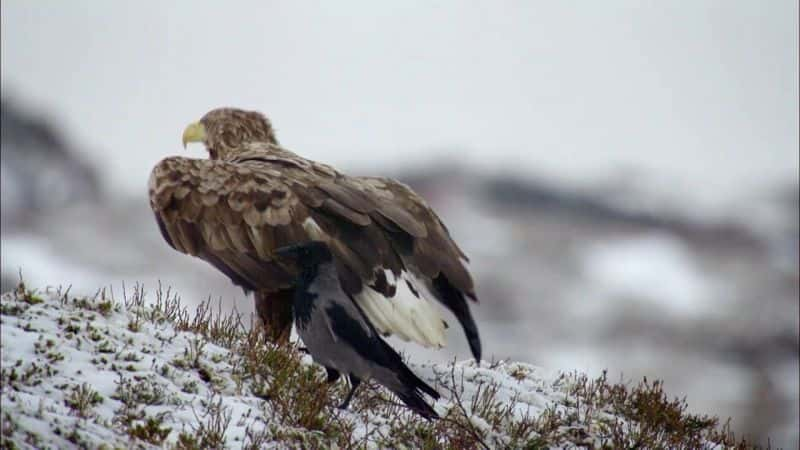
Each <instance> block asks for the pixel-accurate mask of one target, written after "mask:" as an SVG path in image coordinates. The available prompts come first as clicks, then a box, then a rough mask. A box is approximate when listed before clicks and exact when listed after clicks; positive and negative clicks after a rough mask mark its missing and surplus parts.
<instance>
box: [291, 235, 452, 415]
mask: <svg viewBox="0 0 800 450" xmlns="http://www.w3.org/2000/svg"><path fill="white" fill-rule="evenodd" d="M276 254H277V255H278V256H280V257H290V258H293V259H294V263H296V264H297V266H298V267H299V268H300V269H301V272H300V276H299V277H298V280H297V284H296V286H297V289H296V290H295V296H294V321H295V326H296V327H297V334H298V335H299V336H300V338H301V339H302V340H303V343H304V344H305V345H306V348H307V349H308V352H309V353H310V354H311V356H312V358H314V360H315V361H316V362H317V363H319V364H321V365H323V366H324V367H325V369H326V370H327V372H328V381H329V382H333V381H336V380H337V379H338V378H339V376H340V374H344V375H347V376H348V377H349V378H350V384H351V388H350V392H349V393H348V394H347V398H345V400H344V402H343V403H342V405H341V406H339V407H340V408H342V409H345V408H347V406H348V405H349V404H350V400H351V399H352V397H353V393H354V392H355V391H356V388H358V386H359V384H361V381H362V380H369V379H374V380H375V381H377V382H378V383H380V384H382V385H383V386H385V387H386V388H387V389H389V390H390V391H392V392H393V393H394V394H395V395H397V396H398V397H400V399H401V400H402V401H403V403H405V404H406V405H407V406H408V407H409V408H411V409H412V410H413V411H415V412H417V413H419V414H420V415H421V416H423V417H425V418H426V419H432V418H438V417H439V416H438V414H436V411H434V410H433V408H432V407H431V406H430V405H428V403H426V402H425V400H423V398H422V395H421V394H422V393H425V394H427V395H429V396H431V397H432V398H434V399H438V398H439V393H438V392H436V391H435V390H434V389H433V388H432V387H430V386H428V385H427V384H426V383H425V382H424V381H422V380H421V379H419V377H417V376H416V375H414V373H413V372H411V369H409V368H408V366H406V365H405V363H403V360H402V358H401V357H400V355H398V354H397V352H396V351H395V350H394V349H393V348H392V347H390V346H389V344H387V343H386V341H384V340H383V339H382V338H381V336H380V334H379V333H378V332H377V331H376V330H375V327H373V326H372V324H371V323H370V322H369V320H368V319H367V317H366V316H365V315H364V313H363V311H362V310H361V309H360V308H359V307H358V304H357V303H356V302H355V301H354V300H353V298H352V297H350V296H349V295H348V294H347V293H346V292H345V291H344V289H342V287H341V284H340V281H339V277H338V274H337V272H336V268H335V266H334V263H333V256H332V254H331V251H330V249H329V248H328V246H327V244H325V243H324V242H321V241H310V242H307V243H303V244H298V245H291V246H287V247H282V248H279V249H277V250H276Z"/></svg>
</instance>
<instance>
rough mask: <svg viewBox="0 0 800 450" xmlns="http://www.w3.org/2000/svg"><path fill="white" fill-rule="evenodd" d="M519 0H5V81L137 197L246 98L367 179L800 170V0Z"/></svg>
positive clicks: (714, 180) (715, 197) (672, 180)
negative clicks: (394, 171) (191, 127)
mask: <svg viewBox="0 0 800 450" xmlns="http://www.w3.org/2000/svg"><path fill="white" fill-rule="evenodd" d="M500 5H501V4H500V3H495V2H482V3H478V2H461V1H456V2H425V3H424V4H422V2H419V3H418V4H415V5H411V4H401V2H396V3H393V4H389V3H388V2H366V1H364V2H344V3H341V2H336V3H334V2H326V3H322V2H320V3H319V4H316V5H312V3H311V2H288V1H286V2H264V3H262V2H225V3H224V4H223V3H222V2H212V1H171V2H160V1H149V0H148V1H145V0H139V1H136V2H108V1H100V0H97V1H80V2H79V1H71V2H65V1H55V0H51V1H36V2H33V1H29V0H4V1H3V2H2V87H3V89H4V92H5V93H8V94H12V95H14V96H16V97H18V98H19V99H21V100H27V101H32V102H33V104H34V105H35V106H36V107H37V108H39V109H40V110H42V111H48V113H49V114H50V115H51V116H52V117H53V118H54V119H57V120H61V121H63V124H64V127H65V131H66V132H67V133H68V135H69V136H70V138H71V139H72V140H73V142H75V143H78V144H80V145H81V147H85V151H86V153H87V154H89V155H91V157H92V158H93V159H95V160H99V161H102V164H104V165H105V169H106V174H105V181H107V182H108V183H109V186H111V189H113V190H115V191H117V192H129V193H137V192H141V193H142V194H143V195H144V190H145V189H146V183H147V177H148V174H149V170H150V168H151V167H152V166H153V165H154V164H155V162H156V161H158V160H159V159H160V158H162V157H164V156H166V155H170V154H180V153H182V151H183V150H182V149H181V147H180V135H181V132H182V130H183V127H184V126H185V125H186V124H187V123H188V122H190V121H193V120H196V119H198V118H199V117H200V116H201V115H202V114H204V113H205V112H206V111H207V110H209V109H211V108H213V107H217V106H227V105H231V106H241V107H245V108H252V109H258V110H261V111H263V112H265V113H267V114H268V115H269V116H270V117H271V118H272V119H273V122H274V123H275V125H276V127H277V130H278V138H279V139H280V140H281V142H282V143H283V144H284V145H285V146H287V147H288V148H290V149H292V150H294V151H296V152H298V153H300V154H302V155H304V156H307V157H311V158H314V159H319V160H323V161H326V162H329V163H332V164H336V165H340V166H346V167H357V168H358V169H359V170H358V172H362V173H363V172H368V171H370V170H372V171H376V172H380V171H385V168H386V167H388V166H389V165H390V164H392V165H395V164H401V163H413V162H415V161H417V162H418V163H419V160H422V161H427V160H429V159H431V158H439V157H440V156H441V154H442V153H441V152H444V153H445V154H447V155H449V156H451V157H456V158H458V160H459V161H462V162H467V163H469V164H473V165H482V166H486V167H488V168H493V169H498V168H499V169H510V170H515V171H518V172H529V171H535V172H536V173H540V174H545V175H549V176H552V177H557V178H564V179H568V180H585V179H587V178H591V179H596V178H600V179H602V178H604V177H608V176H610V175H613V174H614V173H617V172H619V171H620V170H629V169H647V170H648V171H649V173H650V174H651V175H652V178H653V179H654V180H657V182H658V183H660V184H661V185H662V186H663V187H665V188H666V189H668V190H675V191H676V193H679V194H680V195H684V194H691V196H692V197H704V196H705V197H708V199H710V200H711V201H719V202H730V201H732V199H734V198H736V196H737V195H740V194H742V193H746V192H752V189H763V188H764V187H766V186H768V185H770V184H771V183H773V182H775V181H776V180H778V181H782V180H785V181H787V182H792V181H793V182H795V183H796V182H797V178H798V175H797V173H798V81H797V79H798V56H797V55H798V22H797V20H798V19H797V17H798V9H797V3H796V2H794V1H790V0H786V1H782V0H771V1H767V2H755V1H731V0H719V1H689V0H675V1H668V2H642V1H615V2H589V1H584V2H563V1H551V2H534V1H521V2H504V3H502V6H500ZM191 150H192V151H191V152H190V153H189V154H192V155H195V156H201V154H202V152H201V150H200V149H199V148H194V149H191ZM101 157H102V159H100V158H101ZM648 178H649V176H648Z"/></svg>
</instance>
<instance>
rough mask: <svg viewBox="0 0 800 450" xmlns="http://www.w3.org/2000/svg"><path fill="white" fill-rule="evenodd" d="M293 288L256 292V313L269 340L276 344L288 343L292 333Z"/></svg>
mask: <svg viewBox="0 0 800 450" xmlns="http://www.w3.org/2000/svg"><path fill="white" fill-rule="evenodd" d="M293 299H294V291H293V290H291V289H286V290H281V291H277V292H265V291H256V292H255V302H256V315H257V316H258V319H259V321H260V325H261V329H262V330H263V331H264V334H265V336H266V337H267V340H268V341H270V342H274V343H276V344H288V343H289V335H290V334H291V333H292V301H293Z"/></svg>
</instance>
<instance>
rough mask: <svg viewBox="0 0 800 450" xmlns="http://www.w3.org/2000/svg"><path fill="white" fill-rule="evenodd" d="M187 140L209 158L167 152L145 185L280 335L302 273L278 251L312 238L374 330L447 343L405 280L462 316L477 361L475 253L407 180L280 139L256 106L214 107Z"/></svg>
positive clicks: (179, 231) (153, 201)
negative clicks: (311, 156) (351, 167)
mask: <svg viewBox="0 0 800 450" xmlns="http://www.w3.org/2000/svg"><path fill="white" fill-rule="evenodd" d="M187 141H188V142H192V141H202V142H203V143H204V144H205V146H206V148H207V150H208V152H209V156H210V159H189V158H181V157H169V158H166V159H164V160H162V161H161V162H159V163H158V164H157V165H156V166H155V168H154V169H153V171H152V173H151V176H150V183H149V191H150V205H151V207H152V208H153V211H154V212H155V216H156V221H157V222H158V225H159V228H160V229H161V232H162V234H163V236H164V238H165V239H166V240H167V242H168V243H169V244H170V245H171V246H172V247H173V248H175V249H176V250H178V251H181V252H183V253H186V254H189V255H192V256H196V257H198V258H201V259H203V260H205V261H207V262H209V263H210V264H212V265H213V266H214V267H216V268H217V269H219V270H220V271H221V272H223V273H224V274H225V275H227V276H228V277H229V278H230V279H231V280H232V281H233V283H235V284H237V285H239V286H241V287H243V288H244V289H246V290H249V291H255V293H256V297H255V298H256V311H257V314H258V316H259V318H260V319H261V321H262V322H263V325H264V327H265V329H266V330H267V332H268V334H269V336H270V337H271V338H272V339H273V340H277V341H285V340H288V336H289V331H290V329H291V323H292V320H291V299H292V295H291V293H292V290H293V281H294V279H295V276H296V274H297V268H296V267H293V266H292V265H291V263H287V262H286V261H279V260H277V259H276V258H275V257H274V256H273V251H274V249H276V248H280V247H282V246H286V245H289V244H293V243H300V242H306V241H308V240H311V239H314V240H324V241H326V242H327V243H328V245H329V247H330V248H331V250H332V252H333V254H334V258H335V262H336V266H337V269H338V273H339V275H340V281H341V284H342V287H343V288H344V289H345V291H346V292H347V293H348V294H350V295H351V296H353V297H354V299H355V300H356V301H357V303H359V304H360V305H361V306H362V308H363V309H364V310H365V313H366V314H367V316H368V317H370V319H371V320H372V321H373V322H374V325H375V326H376V328H377V329H379V330H380V331H382V332H384V333H386V334H392V333H394V334H398V335H400V336H401V337H404V338H406V339H412V340H416V341H418V342H420V343H422V344H426V345H443V341H442V339H443V337H442V336H440V335H441V333H442V332H441V330H440V329H439V328H440V324H439V322H440V319H437V320H438V321H433V322H431V320H432V319H431V318H430V317H428V316H430V314H429V310H427V309H425V308H427V307H426V306H424V305H422V304H420V303H415V302H417V300H414V299H413V298H412V299H411V303H402V302H401V299H400V298H399V294H398V296H397V297H396V296H395V293H396V292H397V291H399V290H402V289H405V285H406V284H407V285H408V289H406V290H405V291H403V292H406V293H408V292H410V293H411V294H413V296H415V297H418V298H419V299H420V300H422V301H424V300H425V299H424V298H423V297H427V298H428V300H433V299H435V300H438V301H439V302H441V303H442V304H443V305H445V306H446V307H448V308H449V309H450V310H451V311H452V312H453V313H454V314H455V315H456V317H457V318H458V320H459V321H460V322H461V323H462V326H463V327H464V330H465V332H466V334H467V337H468V340H469V342H470V347H471V348H472V352H473V354H474V356H475V357H476V358H480V353H481V349H480V340H479V337H478V331H477V327H476V325H475V323H474V321H473V319H472V315H471V313H470V311H469V307H468V305H467V301H466V297H468V298H470V299H473V300H475V299H476V297H475V290H474V286H473V282H472V278H471V276H470V274H469V272H468V271H467V269H466V268H465V266H464V262H465V261H467V258H466V256H465V255H464V253H463V252H462V251H461V250H460V249H459V248H458V246H457V245H456V244H455V242H453V240H452V238H451V237H450V234H449V232H448V231H447V229H446V228H445V226H444V224H442V222H441V220H440V219H439V217H438V216H437V215H436V214H435V213H434V212H433V211H432V210H431V208H430V207H429V206H428V205H427V203H426V202H425V201H424V200H423V199H422V198H421V197H419V196H418V195H417V194H416V193H414V192H413V191H412V190H411V189H410V188H409V187H408V186H406V185H404V184H402V183H400V182H397V181H395V180H392V179H388V178H378V177H351V176H347V175H344V174H342V173H340V172H338V171H336V170H335V169H333V168H332V167H330V166H328V165H325V164H321V163H317V162H314V161H310V160H307V159H304V158H302V157H300V156H298V155H296V154H294V153H292V152H290V151H288V150H286V149H284V148H282V147H281V146H280V145H279V144H278V142H277V140H276V138H275V134H274V131H273V129H272V126H271V124H270V122H269V121H268V120H267V118H266V117H264V116H263V115H262V114H260V113H258V112H251V111H242V110H238V109H232V108H220V109H215V110H212V111H210V112H209V113H207V114H206V115H205V116H204V117H203V118H202V119H201V120H200V122H198V123H195V124H191V125H190V126H189V127H188V128H187V130H186V132H185V133H184V145H185V144H186V142H187ZM377 294H379V295H380V298H378V297H376V295H377ZM407 297H408V295H407ZM430 297H433V298H430ZM442 329H443V327H442Z"/></svg>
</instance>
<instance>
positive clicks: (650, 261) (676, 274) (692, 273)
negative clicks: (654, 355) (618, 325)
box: [579, 234, 714, 317]
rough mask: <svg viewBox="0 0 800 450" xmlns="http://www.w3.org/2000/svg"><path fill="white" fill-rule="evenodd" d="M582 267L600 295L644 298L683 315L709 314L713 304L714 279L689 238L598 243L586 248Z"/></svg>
mask: <svg viewBox="0 0 800 450" xmlns="http://www.w3.org/2000/svg"><path fill="white" fill-rule="evenodd" d="M582 271H583V275H584V278H585V279H586V280H587V282H589V283H590V284H591V285H592V286H595V287H597V288H599V292H597V291H595V292H593V295H592V296H591V297H592V298H595V299H600V300H609V301H615V300H616V301H639V302H642V303H644V304H645V305H650V306H654V307H657V308H660V309H662V310H663V311H666V312H669V313H672V314H675V315H678V316H682V317H695V316H699V315H703V314H707V313H709V312H710V310H711V309H712V308H713V306H714V302H713V297H714V286H713V284H712V282H711V280H709V279H708V278H707V277H705V276H704V275H703V274H702V272H701V271H700V270H699V268H698V266H697V262H696V261H695V260H694V259H693V257H692V255H691V253H690V252H689V251H688V249H686V248H685V244H684V243H683V242H682V241H681V240H679V239H676V238H674V237H671V236H669V235H665V234H652V235H647V236H642V237H637V238H633V239H625V240H618V241H613V242H606V243H602V244H594V245H592V246H590V247H589V248H588V249H586V251H585V253H584V254H583V257H582ZM579 304H580V306H581V309H583V310H584V311H593V310H595V309H596V308H592V307H591V304H589V303H588V302H579ZM596 307H597V308H602V309H607V305H596ZM585 308H586V309H585Z"/></svg>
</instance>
